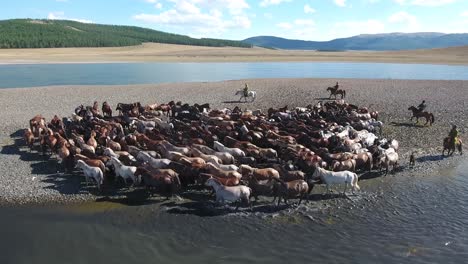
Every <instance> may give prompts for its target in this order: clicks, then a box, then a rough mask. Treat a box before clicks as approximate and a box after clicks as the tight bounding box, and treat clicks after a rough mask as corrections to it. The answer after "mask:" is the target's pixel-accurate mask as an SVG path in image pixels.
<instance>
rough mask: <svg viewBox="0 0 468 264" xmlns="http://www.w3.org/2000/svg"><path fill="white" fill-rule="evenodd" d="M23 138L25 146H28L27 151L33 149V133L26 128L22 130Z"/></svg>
mask: <svg viewBox="0 0 468 264" xmlns="http://www.w3.org/2000/svg"><path fill="white" fill-rule="evenodd" d="M23 138H24V141H25V142H26V145H28V147H29V149H30V150H31V149H32V148H33V145H34V140H35V138H34V134H33V132H32V131H31V129H30V128H26V129H25V130H24V135H23Z"/></svg>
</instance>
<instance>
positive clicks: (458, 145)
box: [442, 137, 463, 156]
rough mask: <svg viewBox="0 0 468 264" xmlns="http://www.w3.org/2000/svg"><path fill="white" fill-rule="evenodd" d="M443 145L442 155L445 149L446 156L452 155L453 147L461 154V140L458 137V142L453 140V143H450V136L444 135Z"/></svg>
mask: <svg viewBox="0 0 468 264" xmlns="http://www.w3.org/2000/svg"><path fill="white" fill-rule="evenodd" d="M443 145H444V149H443V150H442V156H444V154H445V151H446V150H447V156H451V155H453V153H455V149H458V151H459V152H460V155H463V142H462V140H461V139H460V138H459V139H458V142H455V144H452V143H451V142H450V138H449V137H446V138H444V144H443Z"/></svg>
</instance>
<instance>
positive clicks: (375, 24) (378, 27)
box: [325, 19, 385, 40]
mask: <svg viewBox="0 0 468 264" xmlns="http://www.w3.org/2000/svg"><path fill="white" fill-rule="evenodd" d="M384 31H385V24H384V23H382V22H381V21H379V20H375V19H369V20H363V21H361V20H353V21H340V22H336V23H335V24H333V26H332V28H331V29H330V30H328V31H327V37H326V38H325V39H327V40H330V39H335V38H343V37H350V36H355V35H360V34H377V33H382V32H384Z"/></svg>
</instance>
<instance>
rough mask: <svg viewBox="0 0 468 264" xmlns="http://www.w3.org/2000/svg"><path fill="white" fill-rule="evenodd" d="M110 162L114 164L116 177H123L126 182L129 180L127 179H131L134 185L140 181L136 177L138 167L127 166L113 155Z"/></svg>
mask: <svg viewBox="0 0 468 264" xmlns="http://www.w3.org/2000/svg"><path fill="white" fill-rule="evenodd" d="M109 162H110V163H111V164H112V165H113V166H114V170H115V176H116V177H121V178H122V179H123V181H124V182H125V183H126V182H127V179H131V180H132V181H133V184H134V185H135V184H136V183H138V179H137V178H136V177H135V172H136V170H137V167H135V166H125V165H123V164H122V163H121V162H120V161H119V160H118V159H117V158H114V157H112V158H111V160H110V161H109Z"/></svg>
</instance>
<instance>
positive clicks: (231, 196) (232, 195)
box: [205, 178, 252, 210]
mask: <svg viewBox="0 0 468 264" xmlns="http://www.w3.org/2000/svg"><path fill="white" fill-rule="evenodd" d="M205 185H206V186H209V187H213V189H214V190H215V192H216V202H217V203H224V202H226V201H227V202H239V201H240V202H244V203H246V204H247V205H250V195H251V194H252V189H250V188H249V187H247V186H242V185H240V186H223V185H222V184H220V183H219V181H217V180H216V179H214V178H210V179H208V180H207V181H206V183H205ZM237 209H239V203H238V204H237V207H236V210H237Z"/></svg>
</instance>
